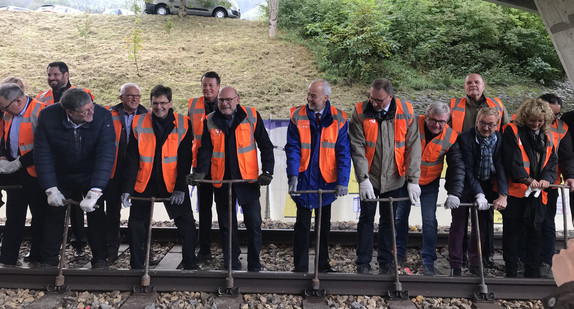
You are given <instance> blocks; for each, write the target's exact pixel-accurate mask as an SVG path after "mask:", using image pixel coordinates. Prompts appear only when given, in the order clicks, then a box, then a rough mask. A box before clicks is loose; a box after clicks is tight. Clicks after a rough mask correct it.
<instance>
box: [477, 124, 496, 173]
mask: <svg viewBox="0 0 574 309" xmlns="http://www.w3.org/2000/svg"><path fill="white" fill-rule="evenodd" d="M474 130H475V133H476V140H477V142H478V145H479V146H480V162H479V164H478V170H477V175H478V179H479V180H480V181H486V180H489V179H490V174H491V173H492V172H494V163H493V161H492V153H493V152H494V145H495V144H496V136H495V135H494V134H492V135H490V136H489V137H483V136H482V135H480V132H478V130H477V129H476V127H475V128H474Z"/></svg>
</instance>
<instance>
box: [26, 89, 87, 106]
mask: <svg viewBox="0 0 574 309" xmlns="http://www.w3.org/2000/svg"><path fill="white" fill-rule="evenodd" d="M72 88H76V87H74V86H71V87H70V88H69V89H72ZM84 91H85V92H87V93H89V94H90V96H91V97H92V100H94V95H93V94H92V92H90V89H87V88H84ZM36 100H38V101H40V102H42V103H44V104H46V105H52V104H54V103H55V102H54V93H53V92H52V89H50V90H48V91H44V92H40V93H39V94H38V95H37V96H36Z"/></svg>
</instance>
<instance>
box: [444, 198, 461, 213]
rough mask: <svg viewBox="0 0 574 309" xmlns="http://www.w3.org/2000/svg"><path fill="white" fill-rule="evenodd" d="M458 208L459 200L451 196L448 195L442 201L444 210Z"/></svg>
mask: <svg viewBox="0 0 574 309" xmlns="http://www.w3.org/2000/svg"><path fill="white" fill-rule="evenodd" d="M458 206H460V199H459V198H458V197H457V196H455V195H452V194H449V195H448V196H447V197H446V201H444V209H457V208H458Z"/></svg>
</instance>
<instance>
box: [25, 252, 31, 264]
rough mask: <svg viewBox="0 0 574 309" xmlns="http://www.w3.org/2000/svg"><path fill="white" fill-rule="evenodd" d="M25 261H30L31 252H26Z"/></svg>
mask: <svg viewBox="0 0 574 309" xmlns="http://www.w3.org/2000/svg"><path fill="white" fill-rule="evenodd" d="M24 262H30V252H28V253H26V255H24Z"/></svg>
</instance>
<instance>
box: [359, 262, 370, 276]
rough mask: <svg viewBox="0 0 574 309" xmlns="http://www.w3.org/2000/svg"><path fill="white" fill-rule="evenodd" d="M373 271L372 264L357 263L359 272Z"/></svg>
mask: <svg viewBox="0 0 574 309" xmlns="http://www.w3.org/2000/svg"><path fill="white" fill-rule="evenodd" d="M370 273H371V266H370V265H368V264H359V265H357V274H370Z"/></svg>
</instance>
